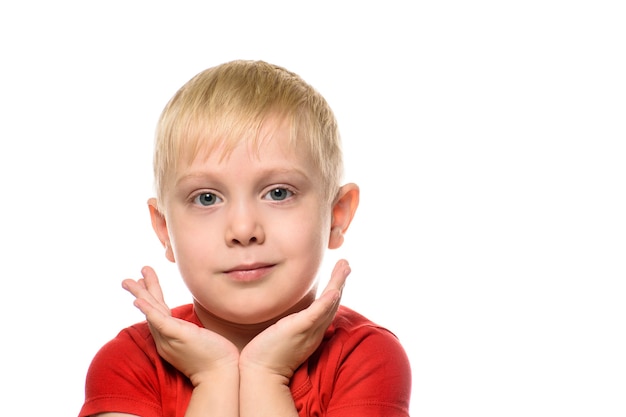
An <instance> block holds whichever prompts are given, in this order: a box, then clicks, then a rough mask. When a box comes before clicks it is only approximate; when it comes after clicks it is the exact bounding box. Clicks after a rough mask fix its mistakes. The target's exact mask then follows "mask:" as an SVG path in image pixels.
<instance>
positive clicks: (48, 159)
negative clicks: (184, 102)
mask: <svg viewBox="0 0 626 417" xmlns="http://www.w3.org/2000/svg"><path fill="white" fill-rule="evenodd" d="M622 3H623V2H621V1H612V2H611V1H603V0H594V1H554V0H543V1H523V2H522V1H518V2H514V1H442V0H438V1H418V2H409V1H406V2H400V1H394V0H388V1H385V2H371V1H360V2H356V1H355V2H347V1H335V2H331V1H316V2H295V1H258V2H254V1H249V2H241V1H220V2H212V1H203V2H200V1H176V2H174V1H172V2H158V1H107V2H91V1H75V2H71V1H66V0H60V1H21V2H18V1H15V2H9V1H5V2H3V3H2V5H1V6H0V46H1V51H0V53H1V65H0V74H1V76H0V95H1V97H0V106H1V107H0V123H1V124H0V135H1V137H0V182H1V183H0V198H1V199H2V200H1V203H0V210H1V216H0V222H1V227H0V236H1V239H0V242H1V243H0V245H1V247H0V249H1V251H0V256H1V260H0V277H1V279H2V287H1V289H0V308H1V309H2V310H1V311H0V319H1V320H2V322H1V333H0V337H1V345H2V353H0V355H2V367H1V371H0V372H1V375H2V376H1V378H2V381H3V389H2V390H1V391H0V404H1V405H2V408H3V410H5V411H3V412H2V413H3V414H4V413H5V412H6V411H7V410H10V411H11V413H9V414H10V415H15V416H18V415H20V416H21V415H23V416H35V415H38V416H39V415H52V416H72V415H76V414H77V413H78V410H79V408H80V406H81V404H82V400H83V386H84V377H85V372H86V369H87V366H88V364H89V362H90V360H91V358H92V356H93V355H94V354H95V352H96V350H97V349H98V348H99V347H100V346H101V345H102V344H103V343H104V342H106V341H107V340H109V339H110V338H112V337H113V336H114V335H115V334H116V333H117V331H119V330H120V329H121V328H122V327H125V326H127V325H129V324H131V323H134V322H136V321H139V320H141V319H142V316H141V315H140V313H139V312H138V311H137V310H136V309H135V308H134V307H133V306H132V297H131V296H130V295H129V294H127V293H126V292H125V291H123V290H122V289H121V287H120V282H121V280H122V279H123V278H126V277H137V276H138V274H139V270H140V268H141V267H142V266H143V265H145V264H149V265H152V266H154V267H155V268H156V269H157V271H158V272H159V273H160V275H161V279H162V281H163V285H164V286H165V291H166V298H167V300H168V301H169V303H170V305H172V306H173V305H177V304H180V303H185V302H188V301H189V297H188V295H187V293H186V289H185V288H184V287H183V286H182V283H181V282H180V280H179V278H178V277H177V275H176V270H175V268H174V267H173V266H172V265H169V264H167V262H166V261H165V260H164V258H163V255H162V249H161V247H160V245H159V243H158V241H157V239H156V237H154V235H153V232H152V230H151V228H150V224H149V219H148V211H147V208H146V206H145V201H146V200H147V198H148V197H150V196H151V195H152V178H151V157H152V155H151V153H152V139H153V132H154V126H155V123H156V120H157V118H158V115H159V113H160V111H161V109H162V108H163V106H164V105H165V103H166V101H167V100H168V99H169V98H170V97H171V96H172V94H173V93H174V92H175V91H176V89H178V88H179V87H180V86H181V85H182V84H183V83H184V82H186V81H187V80H188V79H189V78H191V77H192V76H193V75H195V74H196V73H197V72H199V71H201V70H202V69H204V68H206V67H209V66H212V65H216V64H219V63H221V62H224V61H227V60H231V59H238V58H244V59H263V60H266V61H270V62H273V63H276V64H280V65H283V66H285V67H287V68H289V69H291V70H293V71H295V72H297V73H299V74H300V75H301V76H303V78H305V79H306V80H307V81H308V82H310V83H311V84H312V85H314V86H315V87H316V88H317V89H318V90H320V92H322V94H324V95H325V96H326V98H327V99H328V101H329V102H330V104H331V106H332V107H333V108H334V109H335V112H336V114H337V117H338V119H339V122H340V126H341V130H342V135H343V137H344V142H345V151H346V154H347V155H346V159H347V167H348V172H347V178H346V180H349V181H355V182H357V183H359V184H360V186H361V188H362V202H361V207H360V208H359V211H358V213H357V217H356V219H355V221H354V223H353V226H352V228H351V230H350V232H349V234H348V236H347V242H346V245H345V247H344V248H342V249H340V250H338V251H331V252H329V253H328V258H327V261H328V263H329V264H330V263H333V262H334V261H335V260H336V259H337V258H339V257H346V258H348V259H349V260H350V262H351V264H352V267H353V273H352V275H351V276H350V278H349V282H348V284H347V287H346V291H345V296H344V304H346V305H348V306H351V307H353V308H355V309H357V310H359V311H361V312H362V313H364V314H365V315H367V316H369V317H370V318H372V319H373V320H375V321H378V322H379V323H381V324H383V325H385V326H387V327H389V328H390V329H392V330H393V331H394V332H395V333H396V334H397V335H398V336H399V337H400V339H401V341H402V342H403V343H404V345H405V347H406V349H407V352H408V354H409V356H410V359H411V362H412V368H413V398H412V404H411V412H412V415H413V416H429V417H430V416H432V417H434V416H603V417H608V416H622V417H623V416H624V415H626V397H625V392H626V355H625V352H626V300H625V296H626V283H625V279H626V256H625V255H626V221H625V213H626V168H625V165H626V163H625V158H626V152H625V151H624V147H623V146H624V141H625V140H626V127H625V125H626V82H625V80H626V77H625V74H626V59H625V57H626V55H625V54H626V30H625V27H626V25H625V24H624V22H625V21H626V14H625V13H624V10H623V8H622V7H621V4H622ZM324 279H325V278H324Z"/></svg>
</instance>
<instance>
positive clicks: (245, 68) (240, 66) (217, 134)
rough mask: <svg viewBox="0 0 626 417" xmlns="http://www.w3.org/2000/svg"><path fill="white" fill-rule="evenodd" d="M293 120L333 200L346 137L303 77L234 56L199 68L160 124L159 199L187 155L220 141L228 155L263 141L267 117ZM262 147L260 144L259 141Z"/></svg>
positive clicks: (294, 134)
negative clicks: (239, 146) (249, 143)
mask: <svg viewBox="0 0 626 417" xmlns="http://www.w3.org/2000/svg"><path fill="white" fill-rule="evenodd" d="M270 116H271V117H279V118H281V119H282V120H286V121H287V122H288V126H290V129H291V144H292V146H296V147H297V149H298V150H300V149H303V150H305V151H307V152H308V155H309V157H310V158H311V160H312V162H313V164H314V166H316V167H317V168H318V169H319V172H320V174H321V177H322V179H323V184H324V187H325V188H326V190H327V191H328V194H327V196H328V198H329V200H332V199H333V198H335V195H336V193H337V191H338V189H339V182H340V181H341V177H342V175H343V158H342V152H341V140H340V136H339V130H338V127H337V121H336V119H335V116H334V114H333V111H332V109H331V108H330V106H329V105H328V103H327V102H326V100H325V99H324V97H323V96H322V95H321V94H320V93H319V92H317V91H316V90H315V89H314V88H313V87H311V86H310V85H309V84H307V83H306V82H305V81H304V80H303V79H302V78H301V77H299V76H298V75H297V74H294V73H292V72H290V71H287V70H286V69H284V68H282V67H279V66H277V65H272V64H269V63H267V62H263V61H244V60H237V61H232V62H227V63H225V64H221V65H218V66H215V67H212V68H209V69H207V70H205V71H202V72H201V73H199V74H198V75H196V76H195V77H193V78H192V79H191V80H189V81H188V82H187V83H186V84H185V85H183V86H182V87H181V88H180V89H179V90H178V91H177V92H176V94H175V95H174V97H172V99H171V100H170V101H169V102H168V104H167V105H166V106H165V108H164V110H163V112H162V113H161V117H160V118H159V122H158V125H157V131H156V143H155V151H154V180H155V188H156V193H157V202H158V204H159V206H160V209H161V210H163V209H164V207H162V202H163V198H164V195H165V194H166V192H167V191H168V189H169V187H170V186H171V179H172V178H173V177H174V174H175V173H176V170H177V165H178V164H179V163H180V162H181V161H182V162H184V163H191V162H192V161H193V160H194V158H196V157H198V156H199V154H200V153H204V154H205V155H208V154H209V153H211V152H212V151H214V150H215V149H216V148H217V147H221V149H222V150H223V152H224V154H223V155H222V157H224V156H226V155H227V154H228V152H230V151H231V150H232V149H233V148H234V147H235V146H236V145H237V144H238V143H240V142H241V141H242V140H249V141H258V139H259V131H260V129H261V127H262V126H263V123H264V122H265V121H266V120H267V119H268V117H270ZM257 146H258V143H257Z"/></svg>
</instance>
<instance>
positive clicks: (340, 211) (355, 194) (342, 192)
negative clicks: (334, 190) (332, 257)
mask: <svg viewBox="0 0 626 417" xmlns="http://www.w3.org/2000/svg"><path fill="white" fill-rule="evenodd" d="M358 206H359V187H358V186H357V185H356V184H353V183H349V184H346V185H344V186H343V187H341V188H340V189H339V193H338V194H337V199H336V200H335V203H334V204H333V217H332V220H331V225H330V237H329V239H328V248H329V249H337V248H338V247H340V246H341V245H342V244H343V235H344V234H345V233H346V231H347V230H348V226H350V223H351V222H352V219H353V218H354V213H356V209H357V207H358Z"/></svg>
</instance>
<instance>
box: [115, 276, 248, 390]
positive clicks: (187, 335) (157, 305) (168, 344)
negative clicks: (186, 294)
mask: <svg viewBox="0 0 626 417" xmlns="http://www.w3.org/2000/svg"><path fill="white" fill-rule="evenodd" d="M141 273H142V275H143V279H139V280H137V281H135V280H132V279H126V280H124V281H123V282H122V286H123V288H124V289H126V290H127V291H129V292H130V293H131V294H133V295H134V296H135V298H136V299H135V302H134V304H135V306H136V307H137V308H139V309H140V310H141V311H142V312H143V313H144V314H145V315H146V319H147V321H148V324H149V325H150V332H151V333H152V336H153V337H154V340H155V343H156V346H157V350H158V352H159V354H160V355H161V357H162V358H163V359H165V360H166V361H168V362H169V363H171V364H172V365H173V366H174V367H176V369H178V370H179V371H181V372H182V373H183V374H185V375H186V376H187V377H188V378H189V379H190V380H191V382H192V384H193V385H194V386H198V385H199V384H200V383H201V382H203V380H205V379H209V376H210V375H215V374H220V373H232V372H233V371H234V372H237V364H238V360H239V352H238V350H237V348H236V347H235V345H234V344H232V343H231V342H230V341H229V340H227V339H225V338H224V337H222V336H220V335H218V334H217V333H214V332H212V331H210V330H207V329H205V328H203V327H199V326H197V325H195V324H193V323H190V322H188V321H185V320H181V319H177V318H174V317H172V315H171V313H170V309H169V308H168V306H167V305H166V304H165V301H164V299H163V293H162V291H161V286H160V285H159V280H158V278H157V276H156V273H155V272H154V270H153V269H152V268H150V267H144V268H143V269H142V271H141ZM213 380H215V378H213Z"/></svg>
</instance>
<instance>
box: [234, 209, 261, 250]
mask: <svg viewBox="0 0 626 417" xmlns="http://www.w3.org/2000/svg"><path fill="white" fill-rule="evenodd" d="M229 214H230V215H229V224H228V228H227V231H226V244H227V245H228V246H248V245H252V244H262V243H263V242H264V241H265V233H264V231H263V227H261V223H260V222H259V218H258V216H257V213H256V212H255V210H254V209H253V208H251V207H250V206H247V205H238V206H236V207H232V210H230V213H229Z"/></svg>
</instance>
